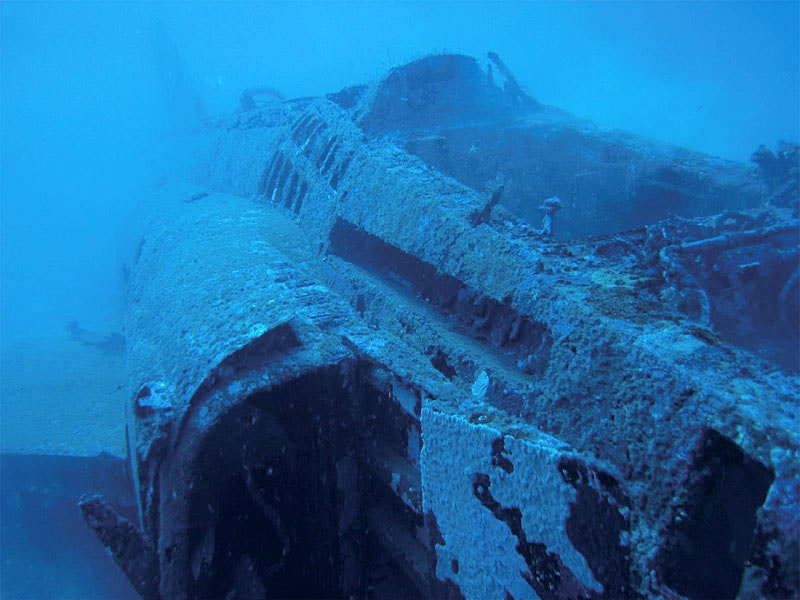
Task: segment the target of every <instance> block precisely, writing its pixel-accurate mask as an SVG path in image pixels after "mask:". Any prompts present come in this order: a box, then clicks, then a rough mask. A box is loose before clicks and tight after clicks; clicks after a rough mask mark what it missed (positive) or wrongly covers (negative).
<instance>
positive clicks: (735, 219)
mask: <svg viewBox="0 0 800 600" xmlns="http://www.w3.org/2000/svg"><path fill="white" fill-rule="evenodd" d="M247 108H248V110H242V111H240V112H239V113H237V114H236V115H234V116H232V117H230V118H228V119H224V120H221V121H219V122H217V123H215V124H213V125H209V126H206V127H204V128H202V129H201V130H199V131H198V132H197V133H196V134H195V135H194V136H192V137H191V138H190V139H188V140H187V141H186V144H185V148H184V149H183V152H184V153H185V154H184V159H183V160H182V161H181V164H182V165H183V167H182V168H181V169H179V170H178V171H179V172H180V173H179V174H180V176H181V177H184V178H187V179H189V180H191V181H192V185H172V186H168V187H166V188H164V189H163V190H162V191H161V192H160V193H158V194H156V195H155V196H154V198H153V199H152V200H151V201H150V202H149V204H148V207H147V209H146V210H145V211H144V213H143V214H147V215H150V216H149V217H148V219H149V220H147V219H146V220H145V221H144V222H143V223H142V224H141V226H140V229H141V232H142V238H141V239H142V241H141V244H140V245H139V248H138V251H137V253H136V257H135V260H134V261H133V263H132V265H131V281H130V309H129V319H128V325H127V330H126V337H127V347H128V365H129V380H128V381H129V385H128V393H129V401H128V435H129V442H130V458H131V463H132V467H133V472H134V481H135V485H136V488H137V491H138V499H139V510H140V519H141V523H140V526H141V531H140V535H141V538H142V540H144V548H145V550H143V552H145V553H151V555H152V557H153V560H154V561H155V562H156V563H157V564H158V568H157V569H156V570H157V576H156V579H157V581H156V582H155V583H154V585H153V586H152V588H149V590H150V591H148V593H147V594H145V595H148V596H149V595H152V596H153V597H160V598H204V597H229V598H246V597H247V598H249V597H284V596H290V595H294V594H299V595H302V596H304V597H331V596H336V597H347V596H352V597H376V598H382V597H387V598H388V597H398V595H399V596H401V597H430V598H459V597H464V598H470V599H471V598H475V599H483V598H509V597H512V598H536V597H538V598H577V597H583V598H640V597H663V598H676V597H687V598H710V597H715V598H736V597H739V598H756V597H767V598H782V597H788V596H786V594H789V595H791V594H796V593H797V592H798V589H800V585H799V584H798V571H797V564H798V542H797V540H798V534H799V533H800V529H799V528H798V519H797V516H796V515H797V514H798V510H797V509H798V491H797V485H796V475H797V472H798V466H800V465H798V459H797V448H798V440H797V404H796V401H797V398H798V397H800V385H799V384H798V377H797V356H798V354H797V339H796V332H797V327H798V314H797V313H798V302H797V296H798V286H800V283H798V279H797V275H796V273H797V271H796V269H797V264H798V221H797V198H796V196H794V197H792V196H791V195H790V196H788V200H787V196H786V194H785V193H783V192H782V195H781V196H780V201H778V200H777V198H778V196H776V195H775V194H774V193H772V192H773V191H774V189H775V188H776V185H775V184H774V183H770V182H768V181H766V180H765V179H764V178H760V176H759V172H758V170H757V169H755V168H754V167H749V166H747V165H740V164H736V163H729V162H724V161H720V160H718V159H715V158H713V157H708V156H705V155H700V154H697V153H693V152H690V151H686V150H682V149H676V148H666V147H662V146H660V145H658V144H656V143H655V142H651V141H647V140H642V139H639V138H636V137H635V136H632V135H627V134H626V135H623V134H608V133H606V132H602V131H597V130H595V129H593V128H592V127H590V126H589V125H587V124H586V123H582V122H579V121H577V120H575V119H573V118H572V117H570V116H569V115H565V114H564V113H561V112H560V111H558V110H556V109H553V108H551V107H545V106H542V105H540V104H539V103H537V102H536V101H535V100H533V99H532V98H530V97H528V96H527V95H525V94H524V93H523V92H522V91H521V90H520V88H519V86H518V85H517V84H516V82H515V81H514V80H513V77H512V76H511V75H510V74H509V73H508V72H507V70H506V69H505V68H504V66H503V65H502V63H501V62H500V61H499V59H498V58H497V57H496V56H490V58H489V60H488V61H487V62H486V63H484V64H481V63H479V62H478V61H475V60H473V59H470V58H467V57H459V56H448V55H444V56H436V57H428V58H426V59H422V60H420V61H417V62H416V63H412V64H411V65H407V66H405V67H401V68H398V69H395V70H393V71H392V72H391V73H390V74H389V75H388V76H387V78H386V79H384V80H383V81H382V82H380V83H379V84H377V85H375V86H372V87H367V86H363V87H355V88H349V89H347V90H344V91H342V92H340V93H338V94H334V95H331V96H329V97H327V98H313V99H303V100H292V101H280V102H279V101H275V102H272V103H270V104H268V105H267V106H265V107H260V108H259V107H255V108H254V107H253V106H252V105H250V104H248V106H247ZM186 156H188V157H189V158H185V157H186ZM794 176H795V177H796V173H795V175H794ZM197 186H199V187H197ZM795 190H796V187H795ZM784 191H785V190H784ZM771 194H772V195H771ZM140 558H141V557H140ZM145 563H146V564H150V563H148V562H147V560H145Z"/></svg>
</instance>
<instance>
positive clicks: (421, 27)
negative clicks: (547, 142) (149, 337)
mask: <svg viewBox="0 0 800 600" xmlns="http://www.w3.org/2000/svg"><path fill="white" fill-rule="evenodd" d="M154 22H159V23H161V25H162V26H163V28H164V30H165V31H166V32H167V33H168V34H169V35H170V36H171V38H172V40H173V42H174V43H175V45H176V47H177V48H178V50H179V51H180V52H181V54H182V57H183V59H184V60H185V63H186V65H187V67H188V69H189V71H190V72H191V73H192V74H193V75H194V77H195V79H196V84H197V87H198V90H199V91H200V93H201V95H202V96H203V99H204V101H205V104H206V106H207V108H208V110H209V112H210V113H211V114H223V113H227V112H230V111H232V110H234V109H235V108H236V106H237V105H238V98H239V94H240V92H241V91H242V90H243V89H245V88H247V87H253V86H269V87H272V88H276V89H278V90H280V91H281V92H282V93H283V95H284V96H285V97H295V96H306V95H320V94H323V93H326V92H332V91H336V90H338V89H340V88H342V87H345V86H347V85H350V84H353V83H361V82H365V81H370V80H374V79H377V78H379V77H381V76H382V75H383V74H384V73H385V72H386V71H387V70H388V69H389V68H391V67H393V66H396V65H399V64H402V63H404V62H406V61H408V60H411V59H414V58H418V57H420V56H422V55H424V54H427V53H432V52H440V51H445V50H446V51H449V52H461V53H466V54H471V55H475V56H480V57H483V56H485V54H486V52H487V51H489V50H491V51H494V52H497V53H498V54H499V55H500V57H501V58H502V59H503V60H504V62H505V63H506V64H507V65H508V66H509V67H510V69H511V70H512V71H513V72H514V73H515V75H516V77H517V79H518V81H519V82H520V83H521V84H522V85H523V86H524V87H525V88H526V90H527V91H528V92H529V93H530V94H531V95H532V96H534V97H535V98H536V99H537V100H539V101H540V102H543V103H546V104H552V105H556V106H559V107H560V108H563V109H565V110H567V111H570V112H572V113H574V114H576V115H577V116H580V117H585V118H589V119H592V120H593V121H594V122H595V123H596V124H598V125H600V126H602V127H608V128H620V129H627V130H630V131H633V132H635V133H639V134H643V135H647V136H651V137H654V138H657V139H660V140H663V141H667V142H672V143H676V144H681V145H686V146H688V147H691V148H694V149H697V150H703V151H707V152H711V153H714V154H719V155H721V156H724V157H727V158H731V159H737V160H743V161H746V160H748V159H749V156H750V153H751V152H752V151H753V150H755V149H756V147H758V145H760V144H767V145H769V146H774V145H775V143H776V142H777V141H778V140H779V139H789V140H794V141H796V140H797V139H798V138H800V114H799V111H800V108H799V101H798V98H800V64H799V61H800V58H799V57H800V42H799V41H798V40H800V4H799V3H798V2H736V3H733V2H709V3H698V2H686V3H673V2H650V3H644V2H642V3H610V2H602V3H600V2H597V3H568V4H567V3H547V4H544V3H505V2H404V3H389V2H358V3H356V2H303V3H300V2H268V3H253V4H250V3H224V4H223V3H192V4H183V3H180V4H179V3H143V2H135V3H124V2H114V3H100V2H52V3H51V2H45V3H30V2H24V3H23V2H7V1H6V2H3V3H2V4H0V92H1V95H0V102H1V103H0V345H8V344H10V343H12V342H14V341H16V340H22V339H27V338H31V337H40V336H44V337H48V336H63V331H62V329H63V327H64V325H65V324H66V323H67V322H69V321H71V320H78V321H79V322H80V324H81V325H82V326H84V327H86V328H88V329H92V330H97V331H110V330H112V329H115V328H117V327H118V319H119V314H120V312H121V308H122V273H121V258H120V245H121V244H122V242H121V241H120V239H119V236H118V231H119V229H120V223H121V222H122V221H123V220H124V218H125V215H126V214H127V213H128V210H129V207H130V206H131V204H132V200H133V199H134V198H135V196H136V195H137V194H138V193H141V192H143V191H145V190H147V189H148V188H149V187H150V185H151V183H152V177H153V169H152V167H153V165H152V164H151V158H150V157H151V156H152V155H151V153H150V149H151V148H152V147H153V146H155V145H158V144H159V143H160V142H161V140H163V139H164V136H165V134H166V132H168V131H169V130H170V123H169V122H168V119H167V118H166V116H165V114H164V111H163V110H162V105H161V97H160V91H159V88H158V83H157V77H156V69H155V61H154V54H153V50H152V48H151V36H150V32H151V29H152V27H153V24H154ZM41 360H42V362H43V365H44V368H46V365H47V357H46V356H42V357H41ZM2 368H3V364H0V377H5V376H7V375H8V373H7V372H3V371H2ZM53 376H54V377H58V376H59V374H58V373H56V374H54V375H53ZM6 400H7V399H4V398H0V410H1V409H2V408H1V407H2V402H4V401H6ZM53 400H54V401H57V398H54V399H53ZM0 416H1V415H0ZM0 427H2V425H1V424H0ZM42 435H44V434H42ZM0 437H2V429H0Z"/></svg>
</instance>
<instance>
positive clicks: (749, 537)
mask: <svg viewBox="0 0 800 600" xmlns="http://www.w3.org/2000/svg"><path fill="white" fill-rule="evenodd" d="M774 479H775V475H774V473H772V472H771V471H770V470H769V469H768V468H767V467H765V466H764V465H762V464H761V463H760V462H758V461H757V460H754V459H753V458H751V457H749V456H747V455H746V454H745V453H744V452H743V451H742V449H741V448H740V447H739V446H738V445H737V444H735V443H734V442H733V441H731V440H730V439H728V438H727V437H725V436H723V435H721V434H720V433H719V432H717V431H715V430H713V429H707V430H706V431H705V434H704V435H703V437H702V438H701V439H700V441H699V443H698V447H697V448H696V450H695V456H694V461H693V463H692V468H691V470H690V471H689V473H688V477H687V481H686V483H685V486H684V489H685V492H684V498H683V500H682V502H680V503H679V504H677V505H675V506H674V507H673V509H672V510H673V518H672V521H671V523H670V524H669V526H668V528H667V532H666V540H667V541H666V543H665V545H664V546H663V548H662V552H661V557H660V560H659V561H658V562H659V564H660V565H661V569H662V571H663V572H662V576H663V577H664V580H665V581H666V582H667V584H668V585H669V586H670V587H671V588H672V589H674V590H675V591H676V592H678V593H680V594H683V595H685V596H687V597H690V598H719V599H720V600H728V599H730V600H732V599H733V598H736V596H737V594H738V593H739V587H740V584H741V580H742V572H743V571H744V567H745V563H746V562H747V561H748V560H749V559H750V555H751V552H752V550H753V541H754V538H755V530H756V511H757V510H758V509H759V507H761V505H762V504H763V503H764V500H766V498H767V493H768V492H769V488H770V486H771V485H772V482H773V481H774Z"/></svg>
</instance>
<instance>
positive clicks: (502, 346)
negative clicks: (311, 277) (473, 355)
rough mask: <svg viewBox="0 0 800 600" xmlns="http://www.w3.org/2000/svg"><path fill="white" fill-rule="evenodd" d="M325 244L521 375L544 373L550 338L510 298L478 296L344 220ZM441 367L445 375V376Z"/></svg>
mask: <svg viewBox="0 0 800 600" xmlns="http://www.w3.org/2000/svg"><path fill="white" fill-rule="evenodd" d="M329 241H330V246H329V251H330V252H331V253H332V254H334V255H336V256H339V257H340V258H343V259H344V260H346V261H348V262H351V263H353V264H355V265H358V266H359V267H362V268H365V269H367V270H369V271H371V272H372V273H375V274H377V275H378V276H379V277H380V278H381V279H382V280H383V281H384V282H386V283H387V284H389V285H391V286H392V287H394V288H396V289H398V290H400V291H405V292H406V293H409V292H410V293H412V294H414V295H416V296H417V297H420V298H422V299H423V300H424V301H425V302H426V303H428V304H429V305H430V306H432V307H434V308H435V309H436V310H437V312H438V313H439V314H440V315H441V316H443V317H444V318H446V319H448V320H449V322H450V323H452V324H453V326H454V329H455V330H456V331H457V332H459V333H461V334H462V335H467V336H469V337H471V338H473V339H476V340H479V341H481V342H489V343H490V344H491V345H492V347H494V349H495V350H496V352H497V354H498V356H500V357H501V358H506V357H508V356H509V355H510V356H511V357H513V359H514V364H515V365H516V366H517V367H518V368H519V369H521V370H522V371H523V372H525V373H527V374H541V373H544V371H545V370H546V369H547V365H548V362H549V357H550V349H551V347H552V345H553V336H552V334H551V333H550V331H549V330H548V328H547V326H546V325H544V324H543V323H540V322H538V321H536V320H534V319H531V318H530V317H527V316H525V315H521V314H519V313H518V312H517V311H516V310H514V308H512V306H511V301H510V299H505V300H503V301H498V300H496V299H494V298H491V297H489V296H485V295H482V294H479V293H478V292H477V291H475V290H473V289H471V288H470V287H469V286H467V285H466V284H465V283H463V282H461V281H459V280H458V279H456V278H455V277H453V276H451V275H447V274H445V273H440V272H438V271H437V270H436V268H435V267H433V266H432V265H430V264H428V263H425V262H424V261H422V260H420V259H419V258H417V257H416V256H413V255H411V254H408V253H406V252H403V251H402V250H400V249H399V248H397V247H395V246H392V245H390V244H387V243H386V242H384V241H383V240H381V239H380V238H378V237H376V236H374V235H371V234H369V233H367V232H365V231H364V230H362V229H359V228H357V227H355V226H354V225H352V224H351V223H348V222H347V221H344V220H342V219H338V220H337V221H336V223H335V224H334V226H333V228H332V230H331V234H330V237H329ZM439 364H440V365H441V362H440V361H439ZM443 368H444V369H445V371H443V372H444V373H445V374H446V373H447V372H449V371H448V369H447V367H444V366H443Z"/></svg>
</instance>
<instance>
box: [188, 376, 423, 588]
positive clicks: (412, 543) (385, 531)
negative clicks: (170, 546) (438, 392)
mask: <svg viewBox="0 0 800 600" xmlns="http://www.w3.org/2000/svg"><path fill="white" fill-rule="evenodd" d="M367 371H368V369H367V368H366V367H365V366H363V365H357V364H350V363H348V364H346V365H345V364H343V365H340V366H336V367H329V368H324V369H321V370H318V371H313V372H310V373H307V374H305V375H303V376H301V377H299V378H298V379H296V380H293V381H291V382H289V383H287V384H284V385H282V386H279V387H277V388H274V389H270V390H267V391H262V392H256V393H254V394H252V395H250V396H249V397H247V398H246V399H245V401H244V402H243V403H242V404H240V405H238V406H236V407H234V408H233V409H231V410H230V411H229V412H228V413H227V414H225V415H224V416H223V417H222V418H221V419H220V420H219V421H218V422H217V423H216V425H214V427H213V428H212V429H211V430H210V431H209V434H208V435H207V436H206V438H205V439H204V440H203V444H202V447H201V449H200V452H199V454H198V457H197V459H196V461H195V462H194V463H193V474H192V479H191V489H192V494H191V500H190V528H191V531H190V533H189V542H188V543H189V552H188V553H187V555H188V557H189V561H190V564H189V565H187V566H186V568H187V569H188V570H189V571H190V572H191V573H192V576H193V582H192V585H193V590H192V597H198V598H201V597H202V598H207V597H227V596H226V594H227V593H228V592H229V591H230V590H232V589H236V590H237V591H238V593H240V594H244V593H245V592H246V593H249V594H251V595H252V594H255V595H254V596H252V597H264V596H265V595H266V596H268V597H281V598H283V597H287V598H289V597H314V598H318V597H342V596H350V595H353V594H356V595H358V596H363V595H365V594H367V593H368V590H375V589H379V590H384V592H385V591H386V590H388V589H392V590H395V591H396V592H397V593H400V595H401V596H403V597H409V598H411V597H420V595H425V593H426V592H425V589H426V588H427V586H428V582H427V581H426V580H424V579H421V578H420V577H419V573H422V572H424V571H425V568H424V567H425V564H424V563H425V562H426V561H427V560H429V559H428V554H427V549H426V548H425V547H424V546H423V545H421V544H420V543H419V542H418V541H417V540H416V537H415V531H416V528H417V527H418V526H420V525H422V521H423V519H422V514H421V503H420V502H419V500H421V498H417V502H416V503H415V502H412V503H411V505H409V504H408V503H406V502H403V501H401V500H400V497H399V496H398V495H397V493H396V491H395V490H394V489H393V488H391V487H390V484H391V482H392V473H396V472H398V471H399V472H410V473H411V475H410V477H411V478H412V479H414V481H412V482H410V483H409V482H406V485H407V486H408V488H409V490H407V491H413V489H415V486H416V489H417V490H418V489H419V472H418V465H417V466H415V465H414V463H413V461H412V460H410V459H408V458H407V453H408V429H409V428H410V427H412V426H414V423H416V420H415V419H414V418H413V417H411V416H410V415H408V414H407V413H405V412H403V411H402V410H401V409H399V408H398V405H397V403H396V402H394V401H393V400H392V399H391V398H390V397H389V396H387V395H386V394H385V393H383V392H381V391H380V390H378V389H376V388H375V387H373V385H372V384H370V383H369V382H368V381H366V379H365V377H364V374H365V373H366V372H367ZM417 427H418V425H417ZM390 457H394V458H390ZM398 463H404V464H405V465H406V466H405V467H402V466H401V465H399V464H398ZM415 471H416V474H414V472H415ZM414 504H419V506H416V507H415V506H414ZM409 557H412V559H413V557H416V559H413V560H416V561H417V562H420V564H413V560H412V564H409ZM237 597H239V596H237ZM241 597H251V596H247V595H245V596H241ZM380 597H384V596H380Z"/></svg>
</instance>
